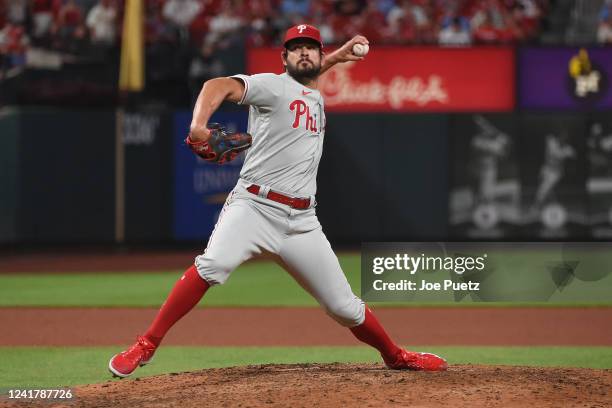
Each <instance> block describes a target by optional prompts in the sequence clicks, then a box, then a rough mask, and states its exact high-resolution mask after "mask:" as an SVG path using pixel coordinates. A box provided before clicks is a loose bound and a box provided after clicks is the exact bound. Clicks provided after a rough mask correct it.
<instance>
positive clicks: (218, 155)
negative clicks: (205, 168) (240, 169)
mask: <svg viewBox="0 0 612 408" xmlns="http://www.w3.org/2000/svg"><path fill="white" fill-rule="evenodd" d="M208 129H209V130H210V138H209V139H208V140H206V141H203V142H194V141H192V140H191V133H190V134H189V135H188V136H187V138H186V139H185V144H187V146H189V148H190V149H191V151H193V152H194V153H195V154H196V155H198V156H200V157H201V158H203V159H204V160H207V161H210V162H213V163H217V164H223V163H227V162H230V161H232V160H234V159H235V158H236V156H238V154H239V153H240V152H242V151H243V150H246V149H248V148H249V147H251V143H252V141H253V138H252V137H251V135H250V134H248V133H246V132H244V133H243V132H236V133H229V132H228V131H227V129H225V127H223V126H221V125H220V124H218V123H209V124H208Z"/></svg>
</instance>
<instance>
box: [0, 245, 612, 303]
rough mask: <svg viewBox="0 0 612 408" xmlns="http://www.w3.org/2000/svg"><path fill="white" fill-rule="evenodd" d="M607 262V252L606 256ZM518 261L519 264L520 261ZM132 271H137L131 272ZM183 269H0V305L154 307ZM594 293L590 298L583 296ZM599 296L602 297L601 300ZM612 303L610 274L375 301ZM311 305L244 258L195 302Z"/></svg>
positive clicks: (351, 274) (348, 263)
mask: <svg viewBox="0 0 612 408" xmlns="http://www.w3.org/2000/svg"><path fill="white" fill-rule="evenodd" d="M535 256H539V255H533V254H531V255H530V254H529V253H526V254H525V256H524V257H521V256H518V255H515V257H516V267H517V268H521V267H522V266H526V265H528V264H529V263H530V262H534V261H535V259H534V257H535ZM339 259H340V263H341V265H342V269H343V270H344V272H345V274H346V276H347V279H348V280H349V282H350V284H351V287H352V288H353V291H354V292H355V293H357V294H359V293H360V291H361V279H360V268H361V266H360V257H359V254H355V253H346V254H340V255H339ZM610 264H612V255H611V258H610ZM521 265H522V266H521ZM134 272H138V273H134ZM182 272H183V270H174V271H125V272H98V273H93V272H88V271H86V270H84V271H83V273H69V274H44V273H31V274H25V273H19V274H0V307H3V306H4V307H10V306H50V307H158V306H159V305H161V303H162V302H163V301H164V299H165V298H166V296H167V294H168V292H169V291H170V289H171V287H172V286H173V285H174V283H175V281H176V280H177V279H178V278H179V277H180V275H181V273H182ZM585 288H588V293H589V294H595V295H596V296H593V299H596V300H593V301H584V299H585V298H586V299H589V298H588V297H586V296H585V295H584V292H582V291H583V290H585ZM601 299H607V300H606V301H604V302H602V301H601ZM441 304H445V305H449V304H450V305H458V306H486V307H489V306H517V305H537V306H612V274H610V275H609V276H608V277H606V278H605V279H603V280H601V281H597V282H575V283H573V284H572V285H571V287H567V288H565V289H564V290H563V292H558V293H556V294H555V295H553V297H552V298H551V299H550V301H549V302H547V303H535V304H534V303H522V304H518V303H502V302H496V303H493V302H479V303H476V302H471V301H470V299H469V298H466V299H464V301H462V302H461V303H455V302H452V301H450V302H446V303H423V302H419V301H412V302H404V303H380V304H378V305H379V306H383V307H384V306H436V305H441ZM202 305H205V306H207V307H215V306H219V307H222V306H245V307H257V306H268V307H274V306H285V307H292V306H293V307H296V306H312V307H314V306H317V304H316V302H315V300H314V299H312V298H311V297H310V295H308V294H307V293H306V292H305V291H304V290H303V289H302V288H300V287H299V286H298V284H297V283H296V282H295V281H294V280H293V279H292V278H291V277H290V276H289V274H287V273H286V272H285V271H284V270H283V269H281V268H280V267H279V266H278V265H276V264H275V263H273V262H268V261H257V262H250V263H246V264H244V265H242V266H241V267H240V268H238V269H237V270H236V271H234V273H233V274H232V276H231V277H230V279H229V281H228V282H227V283H226V284H224V285H222V286H219V287H215V288H213V289H211V290H210V291H209V292H208V293H207V294H206V298H205V300H204V302H202V303H201V306H202Z"/></svg>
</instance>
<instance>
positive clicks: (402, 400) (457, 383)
mask: <svg viewBox="0 0 612 408" xmlns="http://www.w3.org/2000/svg"><path fill="white" fill-rule="evenodd" d="M611 389H612V370H591V369H578V368H537V367H510V366H499V367H492V366H475V365H457V366H452V367H450V369H449V371H447V372H442V373H424V372H410V371H391V370H387V369H385V368H383V367H382V365H380V364H302V365H260V366H247V367H236V368H219V369H210V370H202V371H197V372H189V373H171V374H167V375H162V376H156V377H148V378H142V379H136V380H129V379H125V380H113V381H109V382H106V383H103V384H94V385H87V386H82V387H78V388H76V390H75V394H76V400H75V401H74V403H76V404H75V405H78V406H79V407H92V408H93V407H96V408H104V407H113V408H119V407H126V408H127V407H137V406H146V407H178V406H180V407H181V408H189V407H204V406H206V407H309V408H310V407H335V408H336V407H342V408H346V407H367V406H372V407H380V406H397V407H400V406H413V407H438V406H439V407H442V406H444V407H449V406H450V407H453V406H469V407H490V406H513V405H514V406H523V407H525V406H532V407H538V408H539V407H545V406H546V407H549V406H550V407H560V406H563V407H568V406H581V407H583V406H588V407H608V406H611V405H612V395H611V394H610V390H611ZM67 405H68V406H70V405H72V404H67ZM47 406H48V405H47Z"/></svg>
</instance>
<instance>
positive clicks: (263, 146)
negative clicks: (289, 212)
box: [234, 73, 325, 197]
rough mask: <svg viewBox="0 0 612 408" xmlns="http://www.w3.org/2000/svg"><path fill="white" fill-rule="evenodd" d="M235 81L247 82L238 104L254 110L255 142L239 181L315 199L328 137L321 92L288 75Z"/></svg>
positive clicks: (251, 114)
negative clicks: (325, 139) (313, 196)
mask: <svg viewBox="0 0 612 408" xmlns="http://www.w3.org/2000/svg"><path fill="white" fill-rule="evenodd" d="M234 78H240V79H241V80H242V81H243V82H244V86H245V91H244V95H243V97H242V99H241V100H240V102H239V103H240V104H245V105H250V109H249V129H248V132H249V133H250V134H251V135H252V136H253V145H252V146H251V148H250V149H249V150H248V151H247V155H246V159H245V162H244V165H243V167H242V171H241V172H240V177H241V178H242V179H244V180H248V181H250V182H252V183H255V184H259V185H268V186H274V188H275V189H277V190H278V191H280V192H284V193H287V194H289V195H292V196H294V197H308V196H311V195H314V194H315V193H316V190H317V181H316V179H317V168H318V167H319V161H320V159H321V153H322V152H323V136H324V135H325V114H324V105H323V97H322V96H321V94H320V93H319V91H317V90H315V89H311V88H307V87H305V86H304V85H302V84H300V83H299V82H297V81H296V80H295V79H293V78H292V77H291V76H290V75H288V74H287V73H284V74H281V75H276V74H257V75H252V76H248V75H235V76H234Z"/></svg>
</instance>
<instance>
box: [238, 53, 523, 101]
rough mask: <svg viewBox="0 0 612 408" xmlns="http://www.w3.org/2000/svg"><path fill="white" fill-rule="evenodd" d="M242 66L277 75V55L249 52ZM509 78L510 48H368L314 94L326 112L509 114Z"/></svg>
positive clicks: (330, 74)
mask: <svg viewBox="0 0 612 408" xmlns="http://www.w3.org/2000/svg"><path fill="white" fill-rule="evenodd" d="M326 52H328V53H329V52H330V50H326ZM247 66H248V72H249V73H251V74H256V73H262V72H274V73H281V72H282V71H283V66H282V62H281V49H279V48H272V49H271V48H258V49H252V50H250V51H249V53H248V64H247ZM514 78H515V74H514V51H513V50H512V49H510V48H504V47H501V48H500V47H497V48H462V49H441V48H398V47H381V48H377V47H371V48H370V53H369V54H368V56H367V57H366V58H365V59H364V60H363V61H359V62H348V63H343V64H338V65H336V66H335V67H334V68H333V69H332V70H330V71H329V72H327V73H325V74H324V75H322V76H321V78H320V80H319V89H320V91H321V92H322V93H323V95H324V97H325V105H326V109H327V110H328V111H330V112H457V111H511V110H513V109H514V105H515V97H514V90H515V83H514Z"/></svg>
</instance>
